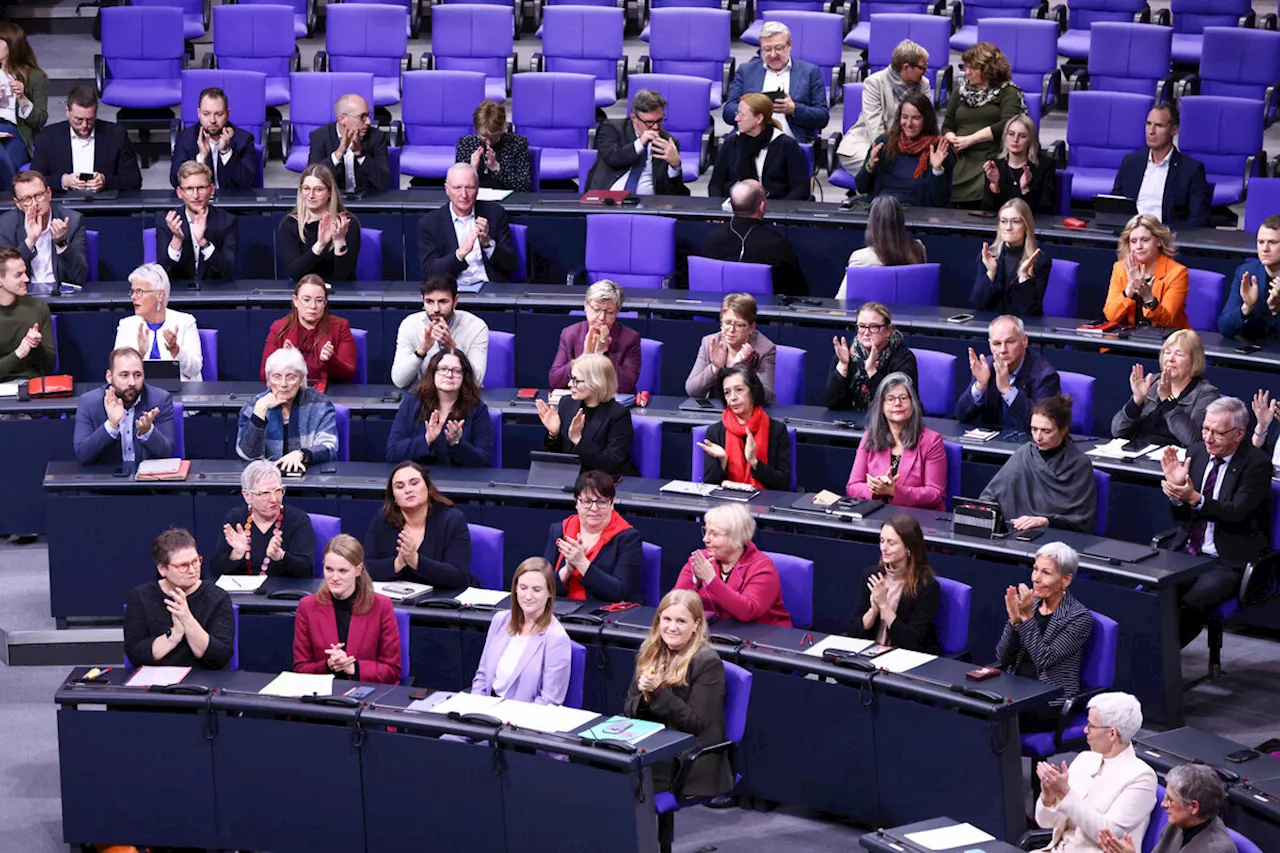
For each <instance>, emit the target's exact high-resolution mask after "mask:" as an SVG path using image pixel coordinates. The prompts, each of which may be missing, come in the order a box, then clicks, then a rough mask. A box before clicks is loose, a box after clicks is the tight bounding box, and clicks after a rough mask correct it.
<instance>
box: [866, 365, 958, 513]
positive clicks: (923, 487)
mask: <svg viewBox="0 0 1280 853" xmlns="http://www.w3.org/2000/svg"><path fill="white" fill-rule="evenodd" d="M921 415H922V412H921V410H920V398H919V397H918V396H916V389H915V386H914V385H913V384H912V383H911V377H909V376H907V375H906V374H905V373H890V374H889V375H888V376H886V377H885V378H884V381H883V382H881V383H880V387H878V388H877V389H876V395H875V397H874V398H872V400H871V406H870V408H869V409H868V410H867V431H866V433H865V434H864V435H863V436H862V443H861V444H859V445H858V454H857V456H855V457H854V459H853V470H852V471H850V472H849V482H848V484H847V485H846V486H845V494H847V495H848V496H849V497H851V498H858V499H861V500H870V499H872V498H874V499H875V500H881V501H884V502H885V503H889V504H893V505H894V506H913V507H919V508H921V509H936V510H944V509H946V508H947V505H946V499H947V494H946V493H947V453H946V450H945V449H944V448H943V446H942V436H940V435H938V433H936V432H934V431H933V430H931V429H929V428H928V427H926V426H925V425H924V424H923V422H922V421H923V418H922V417H921Z"/></svg>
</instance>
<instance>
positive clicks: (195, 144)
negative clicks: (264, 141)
mask: <svg viewBox="0 0 1280 853" xmlns="http://www.w3.org/2000/svg"><path fill="white" fill-rule="evenodd" d="M197 113H198V115H199V118H200V121H199V123H198V124H193V125H191V126H190V127H184V128H183V129H182V132H181V133H179V134H178V138H177V140H176V141H175V142H174V145H173V158H172V162H171V163H170V165H169V183H170V184H172V185H173V186H175V187H176V186H177V185H178V167H179V166H181V165H182V164H183V163H185V162H187V161H188V160H194V161H195V162H197V163H199V164H201V165H203V166H208V167H209V169H210V170H211V171H212V172H213V185H214V186H215V187H217V188H218V189H220V190H247V189H252V188H253V186H254V184H256V183H257V182H258V149H257V148H255V147H254V145H253V134H252V133H250V132H249V131H247V130H245V129H244V128H240V127H236V126H235V125H233V124H232V123H231V107H230V106H229V105H228V103H227V93H226V92H224V91H222V90H221V89H219V88H217V87H216V86H214V87H210V88H208V89H205V90H204V91H203V92H201V93H200V101H199V106H198V107H197Z"/></svg>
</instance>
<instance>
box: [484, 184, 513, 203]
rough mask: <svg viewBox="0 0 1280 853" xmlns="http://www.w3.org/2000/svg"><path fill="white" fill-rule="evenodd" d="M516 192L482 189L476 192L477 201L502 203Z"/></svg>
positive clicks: (491, 188)
mask: <svg viewBox="0 0 1280 853" xmlns="http://www.w3.org/2000/svg"><path fill="white" fill-rule="evenodd" d="M512 192H514V190H499V189H495V188H493V187H481V188H480V189H479V190H477V191H476V201H502V200H503V199H504V198H506V197H507V196H509V195H511V193H512Z"/></svg>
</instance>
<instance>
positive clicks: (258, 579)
mask: <svg viewBox="0 0 1280 853" xmlns="http://www.w3.org/2000/svg"><path fill="white" fill-rule="evenodd" d="M266 581H267V576H266V575H222V576H221V577H219V578H218V580H217V582H216V583H215V584H214V586H216V587H217V588H218V589H225V590H226V591H227V592H253V591H254V590H256V589H257V588H258V587H260V586H262V585H263V584H264V583H266Z"/></svg>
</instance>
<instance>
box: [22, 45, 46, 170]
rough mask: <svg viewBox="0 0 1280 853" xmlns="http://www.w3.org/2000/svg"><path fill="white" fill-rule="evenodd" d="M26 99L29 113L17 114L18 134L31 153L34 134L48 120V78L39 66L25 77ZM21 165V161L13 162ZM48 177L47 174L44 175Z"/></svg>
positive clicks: (28, 153) (29, 153) (28, 152)
mask: <svg viewBox="0 0 1280 853" xmlns="http://www.w3.org/2000/svg"><path fill="white" fill-rule="evenodd" d="M26 94H27V100H29V101H31V107H32V108H31V114H30V115H28V116H27V117H26V118H23V117H22V116H18V122H17V124H18V135H19V136H21V137H22V141H23V142H25V143H26V144H27V155H28V156H30V155H31V149H32V146H33V145H34V144H35V138H36V134H37V133H39V132H40V131H41V130H42V129H43V128H44V125H45V122H47V121H48V120H49V78H48V76H46V75H45V73H44V72H43V71H41V70H40V69H39V68H35V69H32V71H31V74H30V75H28V79H27V92H26ZM14 165H15V166H21V165H22V164H21V163H14ZM45 177H46V178H47V177H48V176H47V175H46V176H45Z"/></svg>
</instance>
